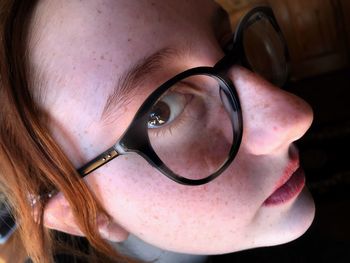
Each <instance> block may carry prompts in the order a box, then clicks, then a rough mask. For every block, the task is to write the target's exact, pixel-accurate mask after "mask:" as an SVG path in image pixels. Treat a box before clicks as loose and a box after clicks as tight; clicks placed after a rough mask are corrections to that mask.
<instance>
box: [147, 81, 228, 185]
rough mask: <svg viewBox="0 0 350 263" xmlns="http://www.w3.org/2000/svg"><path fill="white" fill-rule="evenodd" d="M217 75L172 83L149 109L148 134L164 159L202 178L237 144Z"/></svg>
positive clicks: (177, 169)
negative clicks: (234, 143) (215, 76)
mask: <svg viewBox="0 0 350 263" xmlns="http://www.w3.org/2000/svg"><path fill="white" fill-rule="evenodd" d="M226 96H227V95H226V93H225V92H222V91H221V87H220V83H219V82H218V80H217V79H215V78H214V77H211V76H207V75H195V76H190V77H187V78H185V79H182V80H181V81H179V82H177V83H176V84H175V85H173V86H172V87H170V88H169V89H168V90H167V92H165V93H164V94H163V95H162V96H161V97H160V98H159V99H158V100H157V102H156V103H155V104H154V105H153V107H152V109H151V110H150V112H149V115H148V116H149V119H148V137H149V140H150V143H151V145H152V148H153V149H154V151H155V152H156V154H157V155H158V157H159V158H160V159H161V160H162V161H163V163H164V164H165V165H166V166H167V167H168V168H169V169H171V170H172V171H173V172H174V173H176V174H177V175H179V176H182V177H185V178H188V179H192V180H199V179H203V178H206V177H208V176H210V175H211V174H213V173H215V172H216V171H217V170H218V169H219V168H221V167H222V165H223V164H224V163H225V162H226V160H227V158H228V157H229V153H230V149H231V147H232V144H233V129H232V125H231V117H230V116H231V111H232V110H231V109H230V106H229V103H228V101H229V99H228V98H227V97H226Z"/></svg>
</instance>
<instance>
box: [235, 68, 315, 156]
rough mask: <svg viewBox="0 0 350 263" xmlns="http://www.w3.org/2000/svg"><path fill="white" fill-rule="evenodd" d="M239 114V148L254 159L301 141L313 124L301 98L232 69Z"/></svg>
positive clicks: (310, 114)
mask: <svg viewBox="0 0 350 263" xmlns="http://www.w3.org/2000/svg"><path fill="white" fill-rule="evenodd" d="M229 76H230V77H231V79H232V81H233V83H234V85H235V88H236V90H237V93H238V95H239V99H240V103H241V107H242V112H243V138H242V146H241V147H244V148H245V149H246V150H247V151H248V152H249V153H252V154H254V155H261V154H269V153H272V152H274V151H277V150H279V149H281V148H285V147H287V146H289V144H290V143H292V142H293V141H295V140H297V139H299V138H300V137H302V136H303V135H304V134H305V132H306V131H307V130H308V128H309V127H310V126H311V123H312V120H313V112H312V109H311V107H310V106H309V105H308V104H307V103H306V102H305V101H304V100H302V99H301V98H299V97H297V96H295V95H293V94H291V93H289V92H286V91H284V90H282V89H281V88H279V87H276V86H274V85H273V84H271V83H269V82H267V81H266V80H264V79H263V78H261V77H260V76H258V75H257V74H255V73H253V72H251V71H249V70H247V69H245V68H242V67H238V66H235V67H233V68H232V69H231V70H230V71H229Z"/></svg>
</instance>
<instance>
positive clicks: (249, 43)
mask: <svg viewBox="0 0 350 263" xmlns="http://www.w3.org/2000/svg"><path fill="white" fill-rule="evenodd" d="M243 47H244V52H245V56H246V59H247V62H248V64H249V65H250V67H251V69H252V70H254V71H255V72H256V73H258V74H260V75H261V76H263V77H264V78H265V79H267V80H268V81H270V82H271V83H274V84H275V85H278V86H281V85H283V84H284V83H285V81H286V78H287V75H288V73H287V72H288V69H287V58H286V54H285V43H284V41H283V39H282V38H281V35H280V33H279V32H277V31H276V29H275V28H274V27H273V25H272V24H271V21H270V20H269V18H268V17H267V16H266V15H265V14H264V13H262V12H257V13H255V14H254V15H252V16H251V17H250V18H249V20H248V22H247V26H246V28H245V29H244V31H243Z"/></svg>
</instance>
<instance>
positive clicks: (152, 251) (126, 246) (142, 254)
mask: <svg viewBox="0 0 350 263" xmlns="http://www.w3.org/2000/svg"><path fill="white" fill-rule="evenodd" d="M113 246H114V247H115V248H116V249H117V250H118V251H119V252H121V253H123V254H125V255H127V256H130V257H134V258H137V259H139V260H143V261H146V262H156V263H178V262H186V263H205V262H206V261H207V256H202V255H190V254H182V253H175V252H171V251H167V250H163V249H160V248H158V247H155V246H152V245H150V244H148V243H145V242H144V241H142V240H140V239H139V238H137V237H135V236H133V235H130V236H129V238H128V239H127V240H126V241H124V242H121V243H113Z"/></svg>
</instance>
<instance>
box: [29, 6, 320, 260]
mask: <svg viewBox="0 0 350 263" xmlns="http://www.w3.org/2000/svg"><path fill="white" fill-rule="evenodd" d="M217 14H218V6H217V5H216V4H215V3H213V2H212V1H199V0H193V1H185V0H181V1H170V0H169V1H146V0H139V1H113V0H94V1H78V0H74V1H51V0H41V2H40V3H39V6H38V8H37V9H36V13H35V16H34V17H35V19H34V22H33V24H32V32H31V39H30V50H31V57H32V61H33V65H34V68H35V69H36V73H37V76H38V79H40V80H42V82H41V83H43V84H45V87H42V88H40V89H39V88H38V90H39V92H38V93H40V101H41V102H40V103H41V104H42V106H43V107H44V109H46V110H47V111H48V113H49V115H50V116H51V121H50V128H51V131H52V134H53V136H54V138H55V139H56V140H57V142H58V143H59V144H60V146H61V147H62V149H63V150H64V152H65V153H66V154H67V156H68V157H69V159H70V160H71V161H72V162H73V164H74V165H75V166H76V167H77V168H78V167H80V166H81V165H83V164H84V163H86V162H87V161H89V160H90V159H92V158H93V157H95V156H96V155H98V154H100V153H101V152H103V151H104V150H106V149H107V148H109V147H111V146H112V145H113V144H114V143H115V142H116V141H117V139H118V138H120V136H121V135H122V134H123V132H124V131H125V130H126V128H127V127H128V125H129V124H130V122H131V121H132V118H133V116H134V114H135V113H136V111H137V110H138V108H139V106H140V105H141V104H142V103H143V101H144V100H145V98H146V97H147V96H148V95H149V94H150V93H151V92H152V91H153V90H155V89H156V88H157V87H158V86H159V85H160V84H162V83H163V82H164V81H166V80H167V79H169V78H170V77H172V76H174V75H176V74H177V73H180V72H182V71H184V70H186V69H189V68H192V67H197V66H213V65H214V64H215V63H216V62H217V61H218V60H219V59H220V58H221V57H222V56H223V52H222V50H221V48H220V43H219V42H220V39H218V36H217V34H216V33H215V32H221V31H222V30H221V29H220V28H219V27H220V26H221V23H217V22H215V21H217V19H216V18H215V16H216V15H217ZM223 19H224V18H223ZM219 38H220V36H219ZM154 54H156V55H155V56H153V58H154V57H156V61H153V62H152V63H148V64H147V65H142V66H140V65H141V64H142V63H143V62H145V61H147V58H148V57H149V56H152V55H154ZM148 62H149V61H148ZM135 67H138V71H137V72H136V73H135V72H134V73H133V74H128V72H129V71H130V70H131V69H135ZM135 75H136V77H137V78H138V81H136V83H135V82H134V83H133V86H129V88H130V87H131V88H130V90H129V91H128V92H126V93H125V92H124V94H122V95H120V93H121V91H120V90H119V91H118V92H117V91H116V90H115V87H116V86H117V85H118V84H120V83H121V82H123V81H124V82H123V83H126V84H127V83H128V81H130V79H131V78H132V77H135ZM228 77H230V78H231V79H232V81H233V82H234V85H235V87H236V89H237V92H238V94H239V98H240V101H241V106H242V112H243V121H244V129H243V139H242V144H241V147H240V149H239V152H238V154H237V156H236V158H235V160H234V161H233V163H232V164H231V165H230V166H229V167H228V168H227V169H226V170H225V172H224V173H223V174H222V175H220V176H219V177H218V178H217V179H215V180H214V181H212V182H210V183H208V184H205V185H201V186H185V185H180V184H177V183H175V182H174V181H172V180H170V179H168V178H167V177H165V176H164V175H162V174H161V173H160V172H159V171H157V170H156V169H154V168H153V167H151V166H150V165H149V164H148V163H147V162H146V161H145V160H144V159H143V158H142V157H140V156H138V155H136V154H128V155H123V156H121V157H118V158H116V159H115V160H113V161H111V162H109V163H108V164H107V165H105V166H103V167H101V168H100V169H98V170H96V171H95V172H93V173H91V174H90V175H88V176H87V177H86V178H85V179H84V180H86V182H87V183H88V184H89V186H90V187H91V189H92V190H93V191H94V192H95V194H96V196H97V197H98V198H99V199H100V200H101V201H102V203H103V204H104V207H105V208H106V210H107V211H108V212H109V213H110V215H111V216H112V218H113V219H114V222H115V223H116V224H118V225H119V226H120V227H121V228H122V229H123V230H124V231H126V232H128V233H132V234H134V235H136V236H138V237H139V238H141V239H143V240H144V241H146V242H148V243H151V244H153V245H155V246H158V247H161V248H164V249H168V250H173V251H178V252H185V253H198V254H215V253H225V252H232V251H237V250H242V249H247V248H251V247H258V246H268V245H274V244H280V243H284V242H287V241H290V240H292V239H295V238H297V237H299V236H300V235H301V234H303V233H304V232H305V231H306V229H307V228H308V227H309V226H310V224H311V222H312V219H313V216H314V203H313V201H312V198H311V197H310V195H309V193H308V191H307V189H306V188H305V187H304V188H303V177H302V175H297V176H292V179H290V180H289V181H288V182H287V183H286V180H287V179H289V177H290V176H291V174H292V173H293V172H294V171H295V170H296V168H297V167H298V154H297V150H296V149H295V147H294V146H293V144H292V143H293V141H295V140H297V139H299V138H300V137H301V136H302V135H303V134H304V133H305V132H306V130H307V129H308V128H309V126H310V124H311V122H312V111H311V109H310V107H309V106H308V105H307V104H306V103H305V102H304V101H303V100H301V99H300V98H298V97H296V96H294V95H292V94H290V93H288V92H285V91H283V90H281V89H280V88H279V87H275V86H273V85H272V84H270V83H268V82H266V81H264V80H263V79H261V78H260V77H259V76H257V75H256V74H254V73H251V72H249V71H248V70H246V69H244V68H240V67H233V68H232V69H231V70H230V71H229V73H228ZM43 86H44V85H43ZM106 105H108V107H107V106H106ZM227 125H230V124H229V123H228V124H227ZM184 136H186V135H184ZM282 184H284V185H283V186H282V190H280V191H279V192H278V191H277V192H276V189H277V188H278V187H280V186H281V185H282ZM302 188H303V189H302ZM273 193H274V195H273V196H271V195H272V194H273ZM49 207H50V206H49ZM52 211H55V209H52ZM56 212H57V211H56ZM56 212H52V216H51V219H52V218H55V216H56V219H57V218H58V216H57V215H58V214H59V213H56ZM55 213H56V214H55ZM60 220H62V221H64V220H65V219H64V217H62V218H60ZM68 224H69V223H68ZM48 225H50V224H49V223H48ZM55 228H58V229H60V227H57V226H56V227H55ZM61 229H64V230H65V231H67V232H71V233H74V230H71V231H69V230H67V228H61ZM111 231H113V230H111ZM110 235H111V236H113V235H114V234H113V233H110ZM116 235H117V234H116Z"/></svg>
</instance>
